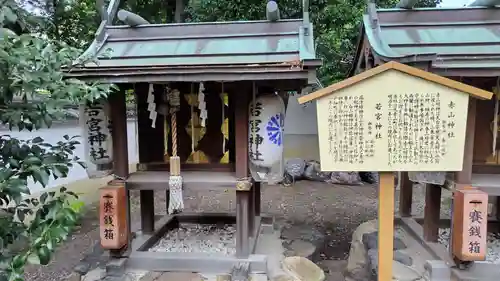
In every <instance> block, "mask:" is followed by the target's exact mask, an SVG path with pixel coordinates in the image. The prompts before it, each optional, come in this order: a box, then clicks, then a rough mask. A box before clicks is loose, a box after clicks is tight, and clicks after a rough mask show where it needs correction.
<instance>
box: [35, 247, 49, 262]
mask: <svg viewBox="0 0 500 281" xmlns="http://www.w3.org/2000/svg"><path fill="white" fill-rule="evenodd" d="M36 254H37V256H38V259H39V260H40V264H41V265H47V264H49V262H50V254H51V253H50V250H49V249H48V248H47V247H46V246H41V247H40V248H38V249H37V253H36Z"/></svg>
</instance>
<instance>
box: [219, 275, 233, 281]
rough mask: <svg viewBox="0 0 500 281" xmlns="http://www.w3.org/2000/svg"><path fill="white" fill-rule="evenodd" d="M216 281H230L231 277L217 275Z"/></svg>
mask: <svg viewBox="0 0 500 281" xmlns="http://www.w3.org/2000/svg"><path fill="white" fill-rule="evenodd" d="M216 281H231V275H230V274H221V275H217V278H216Z"/></svg>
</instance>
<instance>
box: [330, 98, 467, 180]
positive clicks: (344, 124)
mask: <svg viewBox="0 0 500 281" xmlns="http://www.w3.org/2000/svg"><path fill="white" fill-rule="evenodd" d="M377 95H378V96H377ZM455 95H456V96H460V95H457V94H455ZM373 96H376V97H373ZM463 96H465V95H463ZM453 98H455V97H449V96H446V97H445V98H443V94H442V93H440V92H430V93H429V92H425V93H419V92H412V93H395V94H385V95H382V94H376V93H372V94H370V95H363V94H351V95H340V94H339V95H332V96H331V97H330V98H329V99H328V105H327V106H328V109H327V111H328V112H327V128H328V129H327V134H328V137H327V139H328V142H327V147H328V156H329V159H328V161H329V162H330V161H331V162H330V163H332V165H333V166H335V167H351V168H357V167H360V168H361V167H363V166H365V167H370V168H371V169H370V170H373V169H378V168H380V169H378V170H379V171H381V170H384V169H385V170H388V171H390V170H401V169H402V168H401V167H406V168H407V169H408V170H409V171H412V170H413V169H411V168H413V167H417V166H420V167H425V166H426V167H437V166H440V165H441V166H442V165H445V164H447V163H446V162H447V160H450V159H447V158H446V157H449V156H450V154H452V153H448V151H449V148H450V142H452V146H453V147H457V148H460V147H462V148H463V145H462V146H460V143H459V142H455V143H453V141H454V139H455V138H456V135H457V134H463V133H465V121H464V120H460V119H459V120H458V121H460V122H461V124H460V125H461V126H460V127H457V103H456V102H455V101H453ZM459 98H464V97H462V96H460V97H459ZM465 98H468V97H466V96H465ZM461 101H462V100H460V102H461ZM464 104H465V106H467V101H465V103H464ZM464 104H463V103H462V104H460V105H461V106H460V110H461V112H462V113H463V112H464V110H463V109H464V106H463V105H464ZM466 110H467V108H466V107H465V112H466ZM462 115H463V114H462ZM465 116H466V115H465ZM457 132H458V133H457ZM320 141H321V140H320ZM322 153H324V152H322ZM381 161H383V162H384V163H381ZM368 163H371V164H368ZM460 163H461V162H460ZM342 165H343V166H342ZM351 165H352V166H351ZM353 166H356V167H353ZM377 166H378V168H377ZM415 170H421V169H420V168H419V169H415Z"/></svg>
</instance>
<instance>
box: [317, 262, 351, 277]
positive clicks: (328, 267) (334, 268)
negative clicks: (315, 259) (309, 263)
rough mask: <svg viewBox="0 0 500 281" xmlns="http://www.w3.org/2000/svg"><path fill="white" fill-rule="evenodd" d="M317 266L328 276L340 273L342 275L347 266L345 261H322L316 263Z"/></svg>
mask: <svg viewBox="0 0 500 281" xmlns="http://www.w3.org/2000/svg"><path fill="white" fill-rule="evenodd" d="M318 266H319V267H321V268H322V269H323V270H324V271H325V272H328V273H329V274H332V273H336V272H338V273H341V274H344V271H345V269H346V266H347V261H345V260H323V261H320V262H319V263H318Z"/></svg>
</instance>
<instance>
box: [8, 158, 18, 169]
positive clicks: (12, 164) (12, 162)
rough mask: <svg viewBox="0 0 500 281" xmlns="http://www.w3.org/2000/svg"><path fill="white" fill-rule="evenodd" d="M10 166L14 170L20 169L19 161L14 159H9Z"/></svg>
mask: <svg viewBox="0 0 500 281" xmlns="http://www.w3.org/2000/svg"><path fill="white" fill-rule="evenodd" d="M9 164H10V166H11V167H12V168H19V161H18V160H16V159H14V158H11V159H9Z"/></svg>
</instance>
